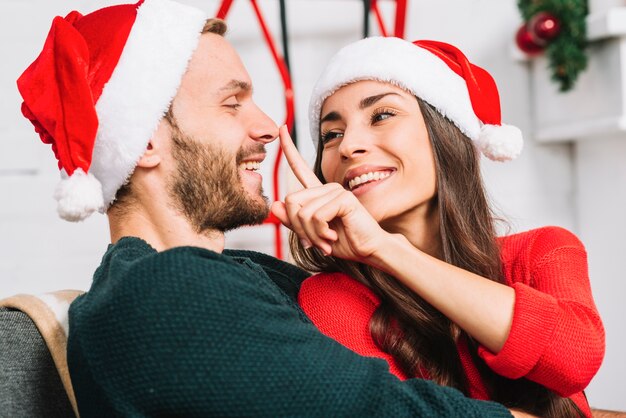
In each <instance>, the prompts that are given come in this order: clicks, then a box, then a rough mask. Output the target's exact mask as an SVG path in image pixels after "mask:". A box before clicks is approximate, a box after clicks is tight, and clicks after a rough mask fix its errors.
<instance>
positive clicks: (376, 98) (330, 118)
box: [320, 91, 402, 124]
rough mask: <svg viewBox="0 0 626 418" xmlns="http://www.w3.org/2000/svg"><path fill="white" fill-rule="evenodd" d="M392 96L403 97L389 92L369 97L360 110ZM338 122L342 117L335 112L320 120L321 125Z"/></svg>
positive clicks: (360, 103) (360, 105) (362, 103)
mask: <svg viewBox="0 0 626 418" xmlns="http://www.w3.org/2000/svg"><path fill="white" fill-rule="evenodd" d="M391 94H394V95H396V96H398V97H402V96H400V95H399V94H398V93H395V92H393V91H389V92H387V93H381V94H377V95H375V96H368V97H366V98H364V99H362V100H361V101H360V102H359V109H361V110H363V109H366V108H368V107H370V106H372V105H374V104H375V103H376V102H378V101H379V100H380V99H382V98H383V97H385V96H389V95H391ZM337 120H341V115H340V114H339V112H335V111H333V112H329V113H327V114H326V115H324V117H322V118H321V119H320V124H322V123H324V122H334V121H337Z"/></svg>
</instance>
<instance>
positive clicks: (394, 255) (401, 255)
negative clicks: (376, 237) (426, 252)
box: [366, 233, 420, 276]
mask: <svg viewBox="0 0 626 418" xmlns="http://www.w3.org/2000/svg"><path fill="white" fill-rule="evenodd" d="M378 248H379V250H378V251H375V252H374V253H372V255H371V256H370V257H369V259H368V260H367V261H366V262H367V264H369V265H371V266H372V267H376V268H377V269H379V270H382V271H384V272H386V273H389V274H391V275H393V276H395V274H396V273H397V268H398V266H400V265H401V263H402V262H403V260H404V261H406V260H407V257H408V258H409V259H411V260H412V261H414V260H415V261H417V260H416V259H415V256H416V255H417V254H419V253H420V250H419V249H417V248H415V247H414V246H413V244H411V242H410V241H409V240H408V239H407V238H406V237H405V236H404V235H402V234H390V233H388V234H385V237H384V238H383V240H382V242H381V244H380V245H379V246H378Z"/></svg>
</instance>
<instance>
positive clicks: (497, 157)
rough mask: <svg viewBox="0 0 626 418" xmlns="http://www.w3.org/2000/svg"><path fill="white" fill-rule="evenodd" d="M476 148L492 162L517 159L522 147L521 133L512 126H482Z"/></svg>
mask: <svg viewBox="0 0 626 418" xmlns="http://www.w3.org/2000/svg"><path fill="white" fill-rule="evenodd" d="M477 142H478V148H479V149H480V150H481V151H482V152H483V154H485V156H486V157H487V158H489V159H490V160H493V161H509V160H513V159H515V158H517V157H518V156H519V155H520V153H521V152H522V148H523V147H524V139H523V138H522V131H520V130H519V128H517V127H515V126H513V125H504V124H503V125H500V126H498V125H483V126H482V128H481V129H480V136H479V137H478V140H477Z"/></svg>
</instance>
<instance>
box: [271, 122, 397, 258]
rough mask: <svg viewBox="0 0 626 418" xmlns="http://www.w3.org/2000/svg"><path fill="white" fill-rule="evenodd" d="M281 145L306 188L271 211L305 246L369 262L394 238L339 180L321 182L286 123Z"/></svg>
mask: <svg viewBox="0 0 626 418" xmlns="http://www.w3.org/2000/svg"><path fill="white" fill-rule="evenodd" d="M280 145H281V147H282V149H283V152H284V154H285V158H286V159H287V162H288V163H289V166H290V167H291V169H292V170H293V172H294V174H295V175H296V178H297V179H298V180H299V181H300V183H301V184H302V185H303V186H304V189H303V190H300V191H298V192H294V193H290V194H289V195H288V196H287V197H286V198H285V202H284V203H283V202H274V203H273V204H272V213H273V214H274V215H275V216H276V217H277V218H278V219H279V220H280V221H281V222H282V223H283V225H285V226H286V227H287V228H289V229H291V230H292V231H294V232H295V233H296V235H297V236H298V238H299V239H300V242H302V244H303V246H304V247H305V248H306V247H311V246H315V247H317V248H319V249H320V250H321V251H323V252H324V253H325V254H327V255H331V254H332V255H333V256H335V257H338V258H343V259H348V260H356V261H361V262H366V261H367V259H368V258H370V257H372V256H373V255H374V254H375V253H376V252H377V251H379V250H380V249H381V248H382V247H383V244H384V242H385V239H389V238H390V237H391V235H390V234H388V233H387V232H386V231H384V230H383V229H382V228H381V227H380V226H379V225H378V222H376V220H375V219H374V218H372V216H371V215H370V214H369V212H368V211H367V210H366V209H365V208H364V207H363V205H361V203H360V202H359V200H358V199H357V198H356V197H355V196H354V195H353V194H352V193H351V192H349V191H348V190H346V189H344V188H343V186H341V185H340V184H339V183H328V184H322V183H321V182H320V181H319V179H318V178H317V177H316V176H315V174H314V173H313V171H311V169H310V168H309V167H308V166H307V164H306V162H305V161H304V159H303V158H302V156H301V155H300V154H299V153H298V150H297V149H296V147H295V145H294V144H293V141H292V140H291V137H290V136H289V132H288V131H287V128H286V127H285V126H283V127H281V128H280Z"/></svg>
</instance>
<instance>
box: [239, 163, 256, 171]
mask: <svg viewBox="0 0 626 418" xmlns="http://www.w3.org/2000/svg"><path fill="white" fill-rule="evenodd" d="M260 168H261V163H260V162H258V161H246V162H243V163H241V164H239V169H240V170H249V171H257V170H258V169H260Z"/></svg>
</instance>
